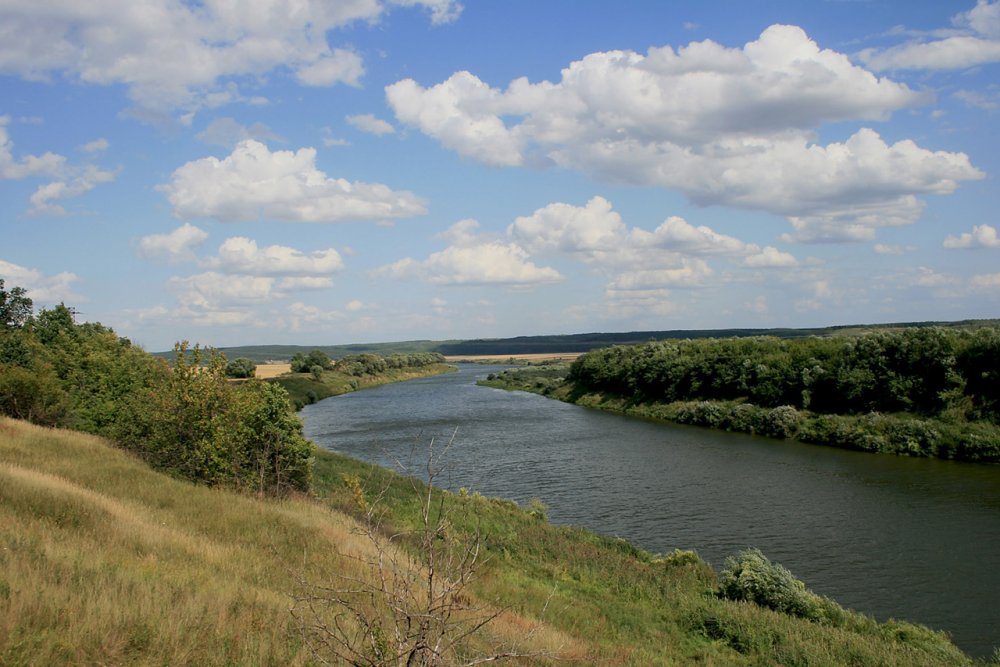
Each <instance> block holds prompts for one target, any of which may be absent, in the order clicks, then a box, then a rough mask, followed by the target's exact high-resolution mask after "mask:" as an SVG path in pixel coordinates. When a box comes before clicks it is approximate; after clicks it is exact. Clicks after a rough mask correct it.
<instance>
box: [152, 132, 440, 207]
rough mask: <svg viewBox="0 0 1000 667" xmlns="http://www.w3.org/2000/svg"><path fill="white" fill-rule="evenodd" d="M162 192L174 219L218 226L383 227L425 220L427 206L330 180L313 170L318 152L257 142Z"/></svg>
mask: <svg viewBox="0 0 1000 667" xmlns="http://www.w3.org/2000/svg"><path fill="white" fill-rule="evenodd" d="M159 189H160V190H161V191H163V192H165V193H166V194H167V197H168V198H169V200H170V203H171V205H172V206H173V210H174V214H175V215H176V216H178V217H180V218H199V217H209V218H214V219H216V220H219V221H221V222H241V221H250V220H259V219H273V220H285V221H289V222H325V223H330V222H344V221H348V220H370V221H385V220H392V219H396V218H406V217H412V216H416V215H423V214H425V213H426V212H427V208H426V203H425V201H424V200H423V199H421V198H419V197H417V196H416V195H414V194H413V193H411V192H406V191H398V192H397V191H393V190H391V189H389V187H387V186H385V185H382V184H380V183H360V182H353V183H352V182H349V181H347V180H344V179H337V178H331V177H329V176H327V175H326V174H325V173H323V172H322V171H320V170H318V169H317V168H316V149H314V148H301V149H299V150H298V151H295V152H292V151H274V152H271V151H270V150H268V148H267V146H265V145H264V144H262V143H260V142H258V141H254V140H252V139H248V140H245V141H242V142H240V144H239V145H237V146H236V148H235V149H233V152H232V153H231V154H230V155H228V156H226V157H225V158H223V159H222V160H219V159H217V158H214V157H206V158H202V159H200V160H194V161H192V162H188V163H187V164H184V165H182V166H181V167H179V168H178V169H177V170H176V171H174V173H173V176H172V180H171V182H170V183H169V184H167V185H162V186H159Z"/></svg>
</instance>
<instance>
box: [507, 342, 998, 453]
mask: <svg viewBox="0 0 1000 667" xmlns="http://www.w3.org/2000/svg"><path fill="white" fill-rule="evenodd" d="M488 383H492V384H493V385H494V386H503V387H507V388H512V389H524V390H527V391H534V392H536V393H541V394H544V395H547V396H552V397H554V398H559V399H562V400H567V401H570V402H574V403H578V404H581V405H588V406H591V407H599V408H604V409H609V410H614V411H619V412H623V413H626V414H633V415H636V416H644V417H653V418H659V419H666V420H669V421H675V422H679V423H684V424H693V425H698V426H708V427H711V428H718V429H725V430H730V431H741V432H746V433H754V434H759V435H766V436H770V437H776V438H797V439H799V440H801V441H804V442H814V443H819V444H826V445H833V446H838V447H843V448H847V449H857V450H863V451H872V452H888V453H894V454H905V455H912V456H927V457H937V458H948V459H959V460H966V461H1000V328H996V327H978V328H968V329H960V328H943V327H937V326H930V327H917V328H907V329H904V330H900V331H878V332H873V333H868V334H864V335H859V336H846V335H845V336H833V337H810V338H799V339H779V338H774V337H749V338H725V339H701V340H683V341H655V342H648V343H644V344H639V345H632V346H614V347H609V348H602V349H599V350H593V351H591V352H588V353H587V354H584V355H583V356H581V357H579V358H578V359H577V360H576V361H575V362H573V363H572V364H571V365H570V366H569V367H568V368H558V367H551V368H547V369H545V368H542V369H519V370H513V371H506V372H504V373H501V374H499V375H496V376H491V378H490V380H489V381H488Z"/></svg>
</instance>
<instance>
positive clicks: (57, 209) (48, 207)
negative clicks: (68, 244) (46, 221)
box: [29, 165, 115, 215]
mask: <svg viewBox="0 0 1000 667" xmlns="http://www.w3.org/2000/svg"><path fill="white" fill-rule="evenodd" d="M73 172H75V173H74V175H72V176H71V177H70V178H68V179H67V180H59V181H52V182H51V183H46V184H45V185H40V186H39V187H38V189H37V190H35V192H34V193H32V195H31V198H30V199H31V209H30V210H29V213H32V214H33V215H65V213H66V209H65V208H63V207H62V205H61V204H58V203H56V202H58V201H59V200H62V199H71V198H73V197H79V196H80V195H82V194H84V193H86V192H90V191H91V190H93V189H94V188H96V187H97V186H98V185H100V184H101V183H110V182H111V181H113V180H115V174H114V173H113V172H110V171H106V170H104V169H99V168H97V167H95V166H93V165H87V166H85V167H81V168H78V169H74V170H73Z"/></svg>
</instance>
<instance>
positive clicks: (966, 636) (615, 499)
mask: <svg viewBox="0 0 1000 667" xmlns="http://www.w3.org/2000/svg"><path fill="white" fill-rule="evenodd" d="M497 368H498V367H489V366H472V365H462V367H461V368H460V370H459V372H458V373H453V374H449V375H441V376H436V377H432V378H425V379H421V380H414V381H411V382H406V383H402V384H395V385H387V386H383V387H379V388H376V389H370V390H365V391H361V392H357V393H353V394H347V395H344V396H340V397H336V398H332V399H327V400H325V401H321V402H320V403H317V404H315V405H311V406H308V407H307V408H306V409H305V410H303V412H302V416H303V419H304V421H305V430H306V435H307V436H308V437H309V438H311V439H312V440H313V441H315V442H316V443H317V444H319V445H321V446H323V447H326V448H328V449H332V450H335V451H338V452H342V453H344V454H348V455H350V456H354V457H356V458H359V459H363V460H366V461H371V462H374V463H379V464H382V465H386V466H390V467H391V466H394V465H395V463H396V462H397V461H407V460H412V461H413V462H414V463H419V462H420V460H421V456H422V455H424V454H425V453H426V445H427V442H429V441H430V440H431V439H432V438H433V439H435V441H436V442H437V443H442V442H445V441H447V440H449V439H450V438H451V437H452V435H453V434H455V444H454V446H453V448H452V450H451V451H450V452H449V457H448V463H449V465H448V470H447V472H446V474H445V476H444V477H443V478H442V483H444V484H446V485H449V486H451V487H452V488H458V487H459V486H464V487H467V488H468V489H470V490H475V491H479V492H481V493H483V494H484V495H490V496H500V497H504V498H510V499H512V500H516V501H518V502H522V503H524V502H526V501H528V500H529V499H531V498H539V499H541V500H542V502H543V503H544V504H545V505H546V507H548V510H549V511H548V516H549V519H550V520H551V521H553V522H554V523H565V524H576V525H580V526H585V527H587V528H590V529H592V530H595V531H597V532H600V533H603V534H606V535H615V536H619V537H623V538H625V539H627V540H629V541H630V542H632V543H634V544H636V545H638V546H641V547H642V548H644V549H647V550H649V551H653V552H664V551H667V550H670V549H673V548H675V547H680V548H684V549H694V550H696V551H697V552H698V553H699V554H700V555H701V556H702V557H703V558H705V559H706V560H708V561H709V562H711V563H712V564H713V565H715V566H716V567H718V566H719V565H721V563H722V561H723V559H724V558H725V557H726V556H727V555H731V554H733V553H735V552H737V551H739V550H740V549H743V548H745V547H747V546H756V547H758V548H760V549H761V550H762V551H763V552H764V553H765V554H767V555H768V557H770V558H772V559H773V560H776V561H778V562H780V563H782V564H783V565H785V566H786V567H787V568H789V569H790V570H791V571H792V572H793V573H795V574H796V575H797V576H798V577H799V578H801V579H802V580H803V581H805V582H806V584H807V585H808V586H809V587H810V588H812V589H813V590H815V591H816V592H818V593H821V594H823V595H828V596H830V597H832V598H834V599H835V600H837V601H838V602H840V603H841V604H843V605H844V606H847V607H851V608H854V609H857V610H859V611H863V612H865V613H868V614H873V615H874V616H876V617H877V618H879V619H882V620H884V619H887V618H889V617H894V618H900V619H906V620H911V621H915V622H919V623H924V624H927V625H930V626H931V627H934V628H937V629H945V630H947V631H948V632H950V633H951V635H952V636H953V637H954V639H955V641H956V643H957V644H958V645H959V646H961V647H962V648H963V649H965V650H966V651H969V652H970V653H972V654H973V655H979V656H985V655H989V654H990V653H991V652H992V650H993V649H992V647H993V646H994V645H997V646H1000V466H977V465H970V464H957V463H950V462H946V461H930V460H923V459H908V458H898V457H893V456H883V455H872V454H862V453H857V452H847V451H842V450H838V449H833V448H826V447H818V446H816V445H803V444H799V443H792V442H781V441H775V440H768V439H764V438H755V437H752V436H747V435H742V434H731V433H722V432H716V431H709V430H705V429H698V428H692V427H682V426H674V425H666V424H657V423H650V422H644V421H641V420H637V419H631V418H626V417H620V416H617V415H611V414H608V413H603V412H598V411H593V410H587V409H584V408H580V407H578V406H574V405H568V404H565V403H560V402H558V401H552V400H549V399H545V398H542V397H540V396H535V395H533V394H526V393H522V392H507V391H501V390H497V389H489V388H485V387H477V386H475V380H476V378H477V377H483V376H485V375H486V374H488V373H490V372H493V371H495V370H496V369H497ZM456 429H457V434H456Z"/></svg>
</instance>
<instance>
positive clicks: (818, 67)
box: [386, 25, 983, 241]
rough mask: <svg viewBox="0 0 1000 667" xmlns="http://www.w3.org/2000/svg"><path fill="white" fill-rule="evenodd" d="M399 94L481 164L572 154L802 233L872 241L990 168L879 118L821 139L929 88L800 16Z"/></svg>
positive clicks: (425, 123)
mask: <svg viewBox="0 0 1000 667" xmlns="http://www.w3.org/2000/svg"><path fill="white" fill-rule="evenodd" d="M386 97H387V100H388V102H389V105H390V106H391V107H392V108H393V110H394V112H395V114H396V117H397V119H398V120H399V121H401V122H403V123H406V124H408V125H412V126H414V127H417V128H418V129H420V130H421V131H422V132H423V133H425V134H427V135H428V136H431V137H434V138H435V139H437V140H438V141H440V142H441V143H442V144H443V145H445V146H447V147H449V148H451V149H453V150H455V151H456V152H458V153H459V154H461V155H463V156H466V157H469V158H472V159H475V160H478V161H480V162H483V163H486V164H490V165H495V166H524V165H530V164H544V163H550V164H557V165H560V166H563V167H568V168H573V169H578V170H581V171H584V172H586V173H588V174H592V175H595V176H597V177H599V178H602V179H605V180H608V181H611V182H624V183H634V184H642V185H656V186H662V187H666V188H670V189H675V190H678V191H680V192H682V193H684V194H685V195H687V196H688V197H689V198H690V199H691V200H692V201H694V202H695V203H697V204H700V205H706V206H707V205H725V206H732V207H739V208H749V209H757V210H763V211H768V212H771V213H775V214H779V215H783V216H786V217H788V218H790V219H791V220H792V222H793V224H795V225H796V232H795V234H794V235H793V236H794V237H795V239H796V240H799V241H809V240H835V239H837V238H838V237H846V238H848V239H859V238H870V237H871V236H872V235H873V234H874V230H875V229H877V228H879V227H883V226H891V225H895V224H902V223H904V222H912V221H914V220H915V219H916V216H919V212H920V211H921V210H922V204H921V203H920V202H917V201H916V199H915V197H916V195H920V194H948V193H950V192H953V191H954V189H955V188H956V187H957V186H958V183H959V182H961V181H963V180H970V179H978V178H982V177H983V174H982V172H980V171H979V170H977V169H976V168H974V167H973V166H972V165H971V163H970V161H969V158H968V156H966V155H965V154H964V153H950V152H945V151H930V150H927V149H924V148H921V147H920V146H918V145H916V144H915V143H914V142H912V141H909V140H903V141H898V142H895V143H893V144H888V143H887V142H885V141H884V140H883V139H882V138H881V137H880V136H879V134H878V133H877V132H875V131H874V130H872V129H867V128H863V129H860V130H858V131H857V132H855V133H854V134H853V135H852V136H851V137H849V138H848V139H847V140H846V141H843V142H834V143H830V144H827V145H822V144H818V143H816V141H815V137H814V128H816V127H818V126H819V125H821V124H823V123H827V122H837V121H847V120H862V121H864V120H880V119H885V118H887V117H888V116H889V115H890V114H891V113H892V112H894V111H896V110H899V109H903V108H907V107H910V106H913V105H916V104H920V103H923V102H925V101H926V100H927V97H926V96H925V95H924V94H923V93H918V92H915V91H913V90H911V89H909V88H908V87H907V86H905V85H904V84H901V83H897V82H894V81H891V80H889V79H886V78H879V77H876V76H875V75H874V74H872V73H871V72H869V71H867V70H865V69H864V68H862V67H859V66H857V65H854V64H852V63H851V62H850V59H849V58H848V57H847V56H846V55H844V54H842V53H838V52H835V51H832V50H829V49H821V48H820V47H819V46H818V45H817V44H816V43H815V42H814V41H812V40H811V39H810V38H809V37H808V36H807V35H806V34H805V32H803V31H802V29H801V28H798V27H795V26H783V25H774V26H771V27H769V28H768V29H766V30H765V31H764V32H763V33H762V34H761V35H760V38H759V39H757V40H756V41H753V42H750V43H748V44H746V45H745V46H744V47H743V48H727V47H724V46H722V45H719V44H717V43H715V42H712V41H710V40H706V41H703V42H693V43H691V44H689V45H688V46H686V47H681V48H679V49H676V50H675V49H673V48H672V47H670V46H665V47H662V48H651V49H650V50H649V52H648V53H647V54H646V55H641V54H638V53H635V52H632V51H610V52H605V53H592V54H590V55H588V56H586V57H584V58H583V59H581V60H578V61H576V62H573V63H571V64H570V65H569V66H568V67H566V68H565V69H564V70H563V71H562V77H561V79H560V81H558V82H549V81H542V82H538V83H531V82H529V81H528V80H527V79H525V78H521V79H516V80H514V81H512V82H511V83H510V84H509V85H508V86H507V88H506V89H499V88H494V87H491V86H489V85H488V84H486V83H484V82H483V81H482V80H480V79H479V78H478V77H476V76H475V75H474V74H472V73H470V72H465V71H462V72H457V73H455V74H453V75H452V76H451V77H449V78H448V79H447V80H445V81H443V82H441V83H439V84H436V85H433V86H430V87H424V86H422V85H420V84H418V83H417V82H416V81H414V80H412V79H406V80H403V81H399V82H397V83H395V84H392V85H390V86H388V87H387V88H386ZM914 202H916V204H914ZM901 210H902V213H901V212H900V211H901ZM845 227H846V228H847V229H846V231H838V230H839V228H845ZM841 240H842V239H841Z"/></svg>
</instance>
